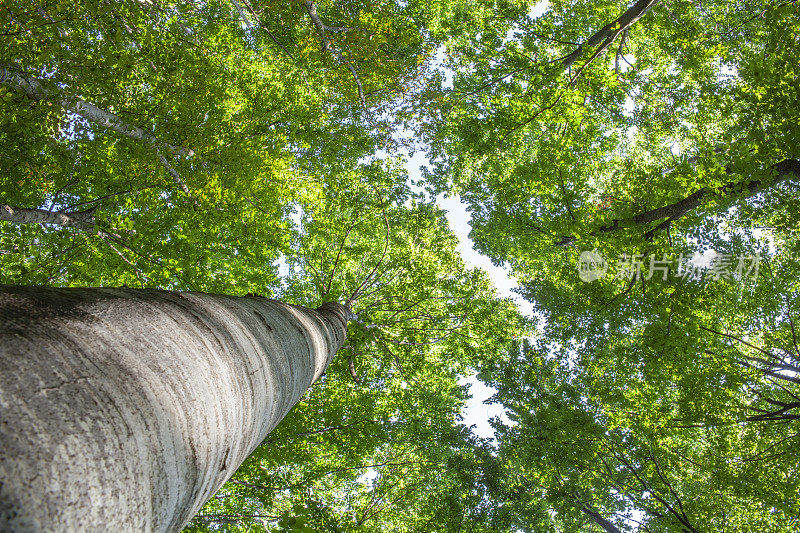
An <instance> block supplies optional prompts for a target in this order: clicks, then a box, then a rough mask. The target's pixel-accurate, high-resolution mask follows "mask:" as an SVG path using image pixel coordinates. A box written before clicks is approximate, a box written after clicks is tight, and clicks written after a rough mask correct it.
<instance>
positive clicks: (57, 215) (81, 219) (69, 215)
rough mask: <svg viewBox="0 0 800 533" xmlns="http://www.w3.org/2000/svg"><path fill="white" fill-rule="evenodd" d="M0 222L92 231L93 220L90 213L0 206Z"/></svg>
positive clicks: (93, 226) (93, 227)
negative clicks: (67, 227)
mask: <svg viewBox="0 0 800 533" xmlns="http://www.w3.org/2000/svg"><path fill="white" fill-rule="evenodd" d="M0 220H5V221H6V222H13V223H14V224H53V225H56V226H70V227H75V228H79V229H82V230H88V231H94V229H95V220H94V216H93V215H92V214H91V212H89V211H87V212H81V211H74V212H66V211H47V210H46V209H28V208H25V207H13V206H10V205H5V204H0Z"/></svg>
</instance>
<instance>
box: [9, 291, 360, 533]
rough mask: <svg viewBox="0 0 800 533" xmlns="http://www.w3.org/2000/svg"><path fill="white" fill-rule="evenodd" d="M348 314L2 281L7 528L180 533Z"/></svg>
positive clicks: (284, 406) (323, 354)
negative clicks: (17, 285)
mask: <svg viewBox="0 0 800 533" xmlns="http://www.w3.org/2000/svg"><path fill="white" fill-rule="evenodd" d="M350 316H351V314H350V312H349V310H348V309H347V308H345V307H344V306H341V305H339V304H335V303H328V304H324V305H323V306H322V307H320V308H318V309H316V310H312V309H306V308H303V307H299V306H292V305H287V304H283V303H281V302H277V301H274V300H269V299H266V298H261V297H245V298H239V297H233V296H222V295H211V294H202V293H177V292H166V291H158V290H136V289H97V288H95V289H74V288H72V289H67V288H42V287H0V530H2V531H15V532H18V531H54V532H55V531H58V532H61V531H179V530H180V529H181V528H182V527H183V526H184V525H185V524H186V523H187V522H188V520H189V519H190V518H191V517H192V516H193V515H194V514H195V513H197V511H198V510H199V509H200V507H201V506H202V505H203V504H204V503H205V502H206V500H208V499H209V498H210V497H211V496H212V495H213V494H214V492H215V491H216V490H217V489H218V488H219V487H220V486H221V485H222V484H223V483H224V482H225V481H226V480H227V479H228V478H229V477H230V476H231V474H233V472H234V471H235V470H236V468H237V467H238V466H239V465H240V464H241V463H242V461H244V460H245V458H247V457H248V456H249V455H250V453H252V451H253V450H254V449H255V448H256V446H258V445H259V444H260V443H261V441H262V440H264V438H265V437H266V435H267V434H268V433H269V432H270V431H271V430H272V429H273V428H274V427H275V425H276V424H277V423H278V422H279V421H280V420H281V419H282V418H283V417H284V416H285V415H286V413H287V412H288V411H289V410H290V409H291V408H292V406H293V405H294V404H295V403H296V402H297V401H298V400H299V399H300V397H301V396H302V395H303V393H305V391H306V390H307V389H308V387H309V386H310V385H311V384H312V383H313V382H314V381H315V380H316V379H317V378H318V377H319V376H320V375H322V373H323V372H324V371H325V368H326V366H327V365H328V363H329V361H330V359H331V357H332V356H333V354H334V353H335V352H336V351H337V350H338V349H339V347H340V346H341V345H342V342H343V341H344V338H345V334H346V328H347V321H348V320H349V318H350Z"/></svg>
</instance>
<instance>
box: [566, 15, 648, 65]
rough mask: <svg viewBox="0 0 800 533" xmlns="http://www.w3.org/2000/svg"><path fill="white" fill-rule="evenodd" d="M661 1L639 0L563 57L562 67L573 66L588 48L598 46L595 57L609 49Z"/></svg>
mask: <svg viewBox="0 0 800 533" xmlns="http://www.w3.org/2000/svg"><path fill="white" fill-rule="evenodd" d="M660 1H661V0H639V1H638V2H636V3H635V4H633V5H632V6H631V7H629V8H628V9H627V10H626V11H625V12H624V13H623V14H622V15H620V16H619V17H617V18H616V19H614V20H612V21H611V22H609V23H608V24H606V25H605V26H603V27H602V28H601V29H600V30H598V31H597V32H596V33H595V34H594V35H592V36H591V37H589V38H588V39H587V40H586V42H584V43H582V44H581V45H580V46H578V48H576V49H575V51H574V52H572V53H571V54H569V55H568V56H566V57H565V58H564V59H562V60H561V67H562V68H563V69H564V70H566V69H568V68H569V67H571V66H572V65H573V64H575V61H577V60H578V58H580V57H581V55H583V53H584V50H586V49H589V50H592V49H594V48H597V50H596V52H595V54H594V55H593V57H597V56H598V55H600V54H602V53H603V52H605V51H606V50H607V49H608V47H609V46H611V43H613V42H614V40H615V39H616V38H617V37H618V36H619V35H621V34H622V33H624V32H625V31H627V30H628V29H629V28H630V27H631V26H633V25H634V24H636V22H637V21H638V20H639V19H640V18H642V17H643V16H645V15H646V14H647V13H648V12H649V11H650V10H651V9H653V8H654V7H655V6H656V4H658V3H659V2H660Z"/></svg>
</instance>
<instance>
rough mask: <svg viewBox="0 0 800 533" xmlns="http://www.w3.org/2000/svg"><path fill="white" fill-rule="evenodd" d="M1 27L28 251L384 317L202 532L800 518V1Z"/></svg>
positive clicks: (440, 7)
mask: <svg viewBox="0 0 800 533" xmlns="http://www.w3.org/2000/svg"><path fill="white" fill-rule="evenodd" d="M0 34H2V39H0V170H2V173H1V174H0V282H2V283H8V284H53V285H65V286H66V285H71V286H85V285H112V286H113V285H126V286H130V287H159V288H164V289H177V290H198V291H206V292H220V293H227V294H240V295H244V294H247V293H257V294H262V295H265V296H269V297H275V298H280V299H283V300H285V301H288V302H291V303H299V304H303V305H310V306H314V305H318V304H319V303H321V302H323V301H328V300H338V301H342V302H346V303H347V304H349V305H350V306H351V307H352V309H353V310H354V311H355V313H356V314H357V315H358V318H357V320H355V321H354V322H353V323H352V324H351V326H350V329H349V332H348V341H347V344H346V345H345V347H344V348H343V349H342V350H341V351H340V353H339V354H338V356H337V358H336V359H335V360H334V362H333V364H332V365H331V367H330V368H329V369H328V371H327V373H326V374H325V376H324V377H323V378H322V379H321V380H320V382H318V383H317V384H315V386H314V387H313V388H312V389H311V390H310V391H309V392H308V394H307V396H306V397H305V398H304V399H303V401H301V403H300V404H298V406H297V407H296V408H295V409H294V410H293V411H292V413H290V415H289V416H288V417H287V419H286V420H285V421H284V422H283V423H282V424H281V425H280V426H279V427H278V428H277V429H276V430H275V431H274V432H273V433H272V434H270V436H269V438H268V439H267V440H266V441H265V443H264V444H263V445H262V446H261V447H260V448H259V449H258V450H257V451H256V453H255V454H253V456H252V457H251V458H250V459H249V460H248V461H247V462H246V463H245V464H243V465H242V467H241V468H240V469H239V471H237V473H236V474H235V475H234V477H233V478H232V480H231V481H230V482H229V483H228V484H226V485H225V486H224V487H223V488H222V489H221V490H220V492H219V493H218V494H217V495H216V496H215V497H214V498H213V499H212V500H211V501H210V502H209V503H208V504H207V505H206V507H205V508H204V509H203V510H202V511H201V512H200V514H199V515H198V516H197V517H195V519H193V521H192V522H191V523H190V525H189V528H188V529H189V530H193V531H220V530H225V531H420V532H422V531H425V532H428V531H453V532H456V531H475V532H478V531H492V532H500V531H509V532H512V531H514V532H516V531H553V532H555V531H605V532H606V533H614V532H619V531H641V532H671V531H676V532H682V531H690V532H694V531H715V530H720V531H756V530H757V531H776V532H777V531H788V530H792V528H794V529H796V528H797V523H798V520H800V502H798V500H797V494H798V490H799V489H800V487H799V486H798V481H797V479H798V476H797V468H796V465H797V464H798V459H800V458H799V457H798V449H799V448H798V436H799V435H800V431H798V419H800V388H799V387H798V384H799V383H800V377H798V376H800V347H798V340H797V334H798V332H797V331H796V328H800V325H796V324H795V321H796V320H797V317H798V313H800V309H798V307H800V303H799V302H798V288H799V287H800V285H798V283H800V282H798V279H800V272H799V270H800V268H799V267H798V266H797V264H796V260H795V258H796V257H798V255H800V238H799V236H798V232H797V227H798V226H800V220H799V219H800V206H799V205H798V200H797V195H796V187H797V180H798V179H800V127H798V124H799V123H800V103H799V102H800V89H798V88H800V79H799V78H800V74H799V73H798V65H800V7H799V6H798V5H797V2H795V1H779V0H760V1H753V2H738V1H736V2H733V1H723V0H703V1H702V2H700V1H699V0H694V1H692V0H685V1H678V0H676V1H670V2H667V1H660V0H638V1H635V2H630V3H627V2H621V1H618V0H617V1H612V0H595V1H593V2H586V1H585V0H551V1H550V2H524V1H511V0H495V1H492V0H466V1H464V0H458V1H456V0H450V1H449V0H429V1H427V2H420V1H417V0H411V1H393V0H379V1H376V2H370V3H365V2H360V1H355V0H345V1H342V2H335V3H334V2H330V3H328V2H326V3H323V2H319V3H318V2H311V1H292V2H267V1H264V2H261V1H257V0H252V1H251V0H211V1H203V2H183V1H152V2H151V1H149V0H124V1H119V2H110V1H108V0H87V1H85V2H81V3H78V4H76V3H74V2H65V1H57V0H30V1H27V0H26V1H23V2H18V3H16V4H14V5H3V6H2V7H0ZM442 67H444V68H442ZM450 77H452V84H450V83H448V82H447V81H446V80H447V79H448V78H450ZM420 149H423V150H425V151H426V152H427V155H428V157H429V158H430V161H431V165H430V168H429V169H427V170H426V171H425V172H424V176H423V177H424V179H423V181H422V182H421V183H415V182H414V181H413V180H412V179H411V177H410V176H409V174H408V171H407V170H406V168H405V166H404V162H405V154H408V153H410V152H413V151H415V150H420ZM441 194H445V195H459V196H460V198H461V199H462V201H464V202H465V203H466V204H467V205H468V207H469V210H470V212H471V215H472V222H471V224H472V231H471V237H472V239H473V241H474V242H475V246H476V248H477V249H478V250H479V251H481V252H482V253H484V254H485V255H487V256H489V257H490V258H491V259H492V260H493V261H494V262H495V263H497V264H498V265H507V266H508V267H509V269H510V271H511V273H512V274H513V276H514V277H515V278H516V280H517V281H518V283H519V286H520V294H521V295H522V296H524V297H525V298H526V299H528V300H529V301H530V302H532V303H533V304H534V307H535V311H536V312H535V317H528V319H526V318H524V317H521V316H520V315H519V312H518V311H517V310H516V308H515V307H514V305H513V304H512V303H511V302H509V301H507V300H503V299H500V298H498V297H497V295H496V294H495V292H494V290H493V288H492V286H491V282H490V280H488V278H487V276H486V275H485V274H484V273H483V272H481V271H479V270H475V269H470V268H469V267H467V266H466V265H465V264H464V262H463V261H462V259H461V258H460V257H459V255H458V253H457V252H456V245H457V239H456V237H455V236H454V235H453V233H452V232H451V230H450V229H449V227H448V225H447V221H446V219H445V218H444V214H443V212H442V210H441V209H440V208H439V207H437V205H436V202H435V198H436V196H437V195H441ZM589 252H590V253H589ZM701 254H704V255H703V257H704V258H705V260H704V261H701V260H699V256H700V255H701ZM578 266H581V267H582V268H583V270H582V271H580V272H579V270H578ZM587 276H588V277H587ZM594 278H597V279H594ZM533 319H535V320H536V323H535V324H534V320H533ZM526 337H527V340H524V339H525V338H526ZM475 373H477V374H478V377H479V378H480V379H481V380H483V381H485V382H487V383H489V384H491V385H492V386H493V387H495V388H496V390H497V394H496V396H495V397H494V400H495V401H496V402H498V403H500V404H502V405H503V406H504V407H505V408H506V409H507V413H508V418H507V419H505V422H502V421H500V420H496V421H495V429H496V441H495V442H492V441H487V440H484V439H481V438H479V437H477V436H476V435H474V434H473V433H472V432H471V431H470V429H469V428H467V427H465V426H464V425H463V423H462V422H463V420H462V418H461V416H462V415H461V412H462V408H463V405H464V403H465V400H466V396H467V392H466V390H465V387H464V386H462V385H459V383H460V382H461V381H460V380H462V379H463V378H464V377H465V376H470V375H473V374H475Z"/></svg>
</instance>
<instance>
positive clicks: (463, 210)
mask: <svg viewBox="0 0 800 533" xmlns="http://www.w3.org/2000/svg"><path fill="white" fill-rule="evenodd" d="M549 6H550V2H549V1H548V0H543V1H541V2H539V3H537V4H536V5H534V6H533V7H532V8H531V13H530V15H531V17H532V18H536V17H539V16H541V15H542V14H543V13H544V12H545V11H547V8H548V7H549ZM442 59H443V57H442V52H441V51H440V53H439V58H438V62H439V64H441V63H442V62H443V61H442ZM452 74H453V73H452V72H448V71H446V70H445V80H446V81H445V85H449V86H451V87H452V79H453V76H452ZM428 164H429V162H428V159H427V157H426V155H425V153H424V152H416V153H415V154H414V156H413V157H411V158H409V159H408V161H407V163H406V168H407V170H408V172H409V176H410V178H411V180H412V181H413V182H418V181H419V179H420V177H421V176H420V174H421V173H420V167H423V166H428ZM436 203H437V204H438V205H439V206H440V207H441V208H442V209H444V210H445V211H446V212H447V221H448V222H449V224H450V229H451V230H452V231H453V233H455V235H456V237H458V252H459V253H460V254H461V257H462V258H463V259H464V261H465V262H466V263H467V265H469V266H472V267H477V268H480V269H482V270H484V271H485V272H486V273H487V274H488V275H489V278H490V279H491V280H492V283H493V284H494V286H495V288H496V289H497V293H498V295H499V296H500V297H502V298H511V299H512V300H513V301H515V302H516V303H517V305H518V306H519V309H520V311H521V312H522V313H523V314H525V315H526V316H532V315H533V307H532V306H531V304H530V302H528V301H526V300H525V299H523V298H522V297H521V296H520V295H519V294H517V293H515V292H513V289H514V288H515V287H517V283H516V282H515V281H514V280H513V279H512V278H511V277H510V276H509V272H508V270H507V269H506V268H503V267H498V266H496V265H493V264H492V262H491V261H490V260H489V258H488V257H486V256H484V255H481V254H480V253H478V252H477V251H475V249H474V243H473V242H472V239H470V238H469V231H470V226H469V219H470V216H469V213H468V212H467V206H466V205H465V204H463V203H462V202H461V199H460V198H459V197H458V196H452V197H447V198H445V197H444V196H439V197H437V198H436ZM460 383H461V384H462V385H464V384H469V392H470V394H471V395H472V398H471V399H470V400H469V401H467V404H466V406H465V407H464V409H463V410H462V413H461V414H462V416H463V417H464V424H466V425H467V426H472V425H474V426H475V427H474V428H473V430H474V431H475V433H476V434H477V435H478V436H480V437H483V438H494V429H492V426H491V425H490V424H489V420H490V419H492V418H494V417H503V415H504V409H503V407H502V406H500V405H487V404H485V403H484V402H485V401H486V400H488V399H489V398H490V397H491V396H492V395H493V394H495V393H496V392H497V391H496V390H495V389H493V388H491V387H487V386H486V385H485V384H484V383H482V382H481V381H480V380H479V379H477V377H475V376H474V375H473V376H470V377H465V378H462V379H461V382H460ZM506 421H508V420H507V419H506Z"/></svg>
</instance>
